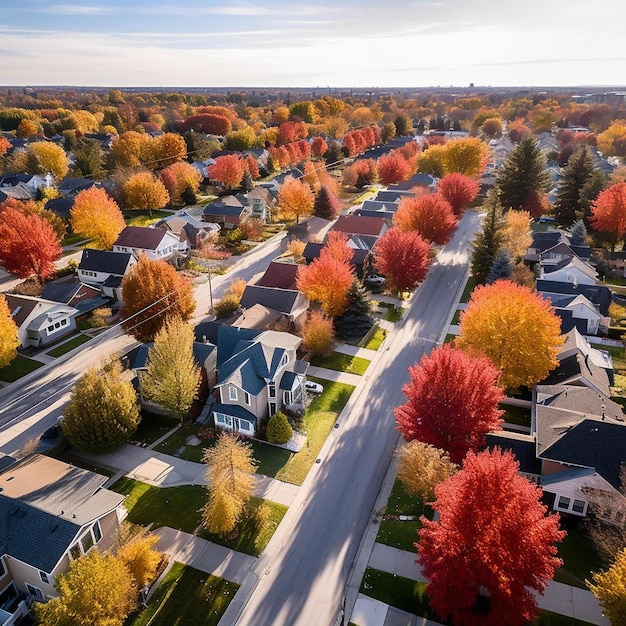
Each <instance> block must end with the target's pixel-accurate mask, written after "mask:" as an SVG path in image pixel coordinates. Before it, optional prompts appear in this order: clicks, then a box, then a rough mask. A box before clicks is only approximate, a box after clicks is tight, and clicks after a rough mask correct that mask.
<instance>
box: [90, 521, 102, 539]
mask: <svg viewBox="0 0 626 626" xmlns="http://www.w3.org/2000/svg"><path fill="white" fill-rule="evenodd" d="M91 532H92V533H93V538H94V542H95V543H98V541H100V539H102V530H101V528H100V522H96V523H95V524H94V525H93V526H92V527H91Z"/></svg>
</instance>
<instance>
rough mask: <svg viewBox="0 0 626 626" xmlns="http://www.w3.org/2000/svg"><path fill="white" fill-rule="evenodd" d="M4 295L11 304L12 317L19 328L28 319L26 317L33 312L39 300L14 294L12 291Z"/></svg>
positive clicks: (9, 304)
mask: <svg viewBox="0 0 626 626" xmlns="http://www.w3.org/2000/svg"><path fill="white" fill-rule="evenodd" d="M4 295H5V298H6V300H7V304H8V306H9V311H10V313H11V317H12V318H13V321H14V322H15V323H16V324H17V327H18V328H19V327H20V326H21V325H22V324H23V323H24V322H25V321H26V318H27V317H28V316H29V315H30V314H31V312H32V311H33V310H34V309H35V307H36V306H37V305H38V304H39V302H38V301H37V299H36V298H33V299H32V300H31V299H30V298H25V297H23V296H18V295H14V294H12V293H6V294H4Z"/></svg>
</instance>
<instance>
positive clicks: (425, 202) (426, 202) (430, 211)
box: [393, 193, 456, 245]
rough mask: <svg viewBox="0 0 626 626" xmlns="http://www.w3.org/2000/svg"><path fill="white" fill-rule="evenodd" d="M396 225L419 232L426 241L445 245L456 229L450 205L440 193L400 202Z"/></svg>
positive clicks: (407, 198)
mask: <svg viewBox="0 0 626 626" xmlns="http://www.w3.org/2000/svg"><path fill="white" fill-rule="evenodd" d="M393 221H394V224H395V225H396V226H399V227H400V228H401V229H402V230H405V231H410V230H414V231H417V232H418V233H419V234H420V235H421V236H422V237H423V238H424V239H425V240H426V241H428V242H432V243H437V244H440V245H445V244H446V243H448V241H449V240H450V237H452V233H453V232H454V230H455V228H456V218H455V216H454V213H453V211H452V206H451V205H450V203H449V202H448V201H447V200H446V199H445V198H444V197H443V196H442V195H441V194H439V193H435V194H429V195H426V196H420V197H417V198H416V197H406V198H403V199H402V200H400V204H399V206H398V210H397V211H396V214H395V217H394V220H393Z"/></svg>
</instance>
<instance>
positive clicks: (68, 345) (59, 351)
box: [46, 335, 91, 359]
mask: <svg viewBox="0 0 626 626" xmlns="http://www.w3.org/2000/svg"><path fill="white" fill-rule="evenodd" d="M90 340H91V337H88V336H87V335H78V336H76V337H73V338H72V339H70V340H69V341H66V342H65V343H62V344H61V345H59V346H57V347H56V348H54V349H52V350H49V351H48V352H46V354H47V355H48V356H51V357H54V358H55V359H56V358H58V357H60V356H63V355H64V354H67V353H68V352H70V351H71V350H73V349H74V348H78V346H82V345H83V344H84V343H87V342H88V341H90Z"/></svg>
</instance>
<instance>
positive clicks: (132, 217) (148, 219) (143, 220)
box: [123, 209, 172, 226]
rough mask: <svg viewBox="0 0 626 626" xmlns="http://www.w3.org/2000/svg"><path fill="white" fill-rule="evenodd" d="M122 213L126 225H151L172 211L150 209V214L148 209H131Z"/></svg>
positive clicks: (169, 214)
mask: <svg viewBox="0 0 626 626" xmlns="http://www.w3.org/2000/svg"><path fill="white" fill-rule="evenodd" d="M123 213H124V220H125V221H126V226H151V225H152V224H156V223H157V222H158V221H159V220H162V219H163V218H164V217H169V216H171V215H172V211H152V215H150V211H133V210H132V209H129V210H128V211H124V212H123Z"/></svg>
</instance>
